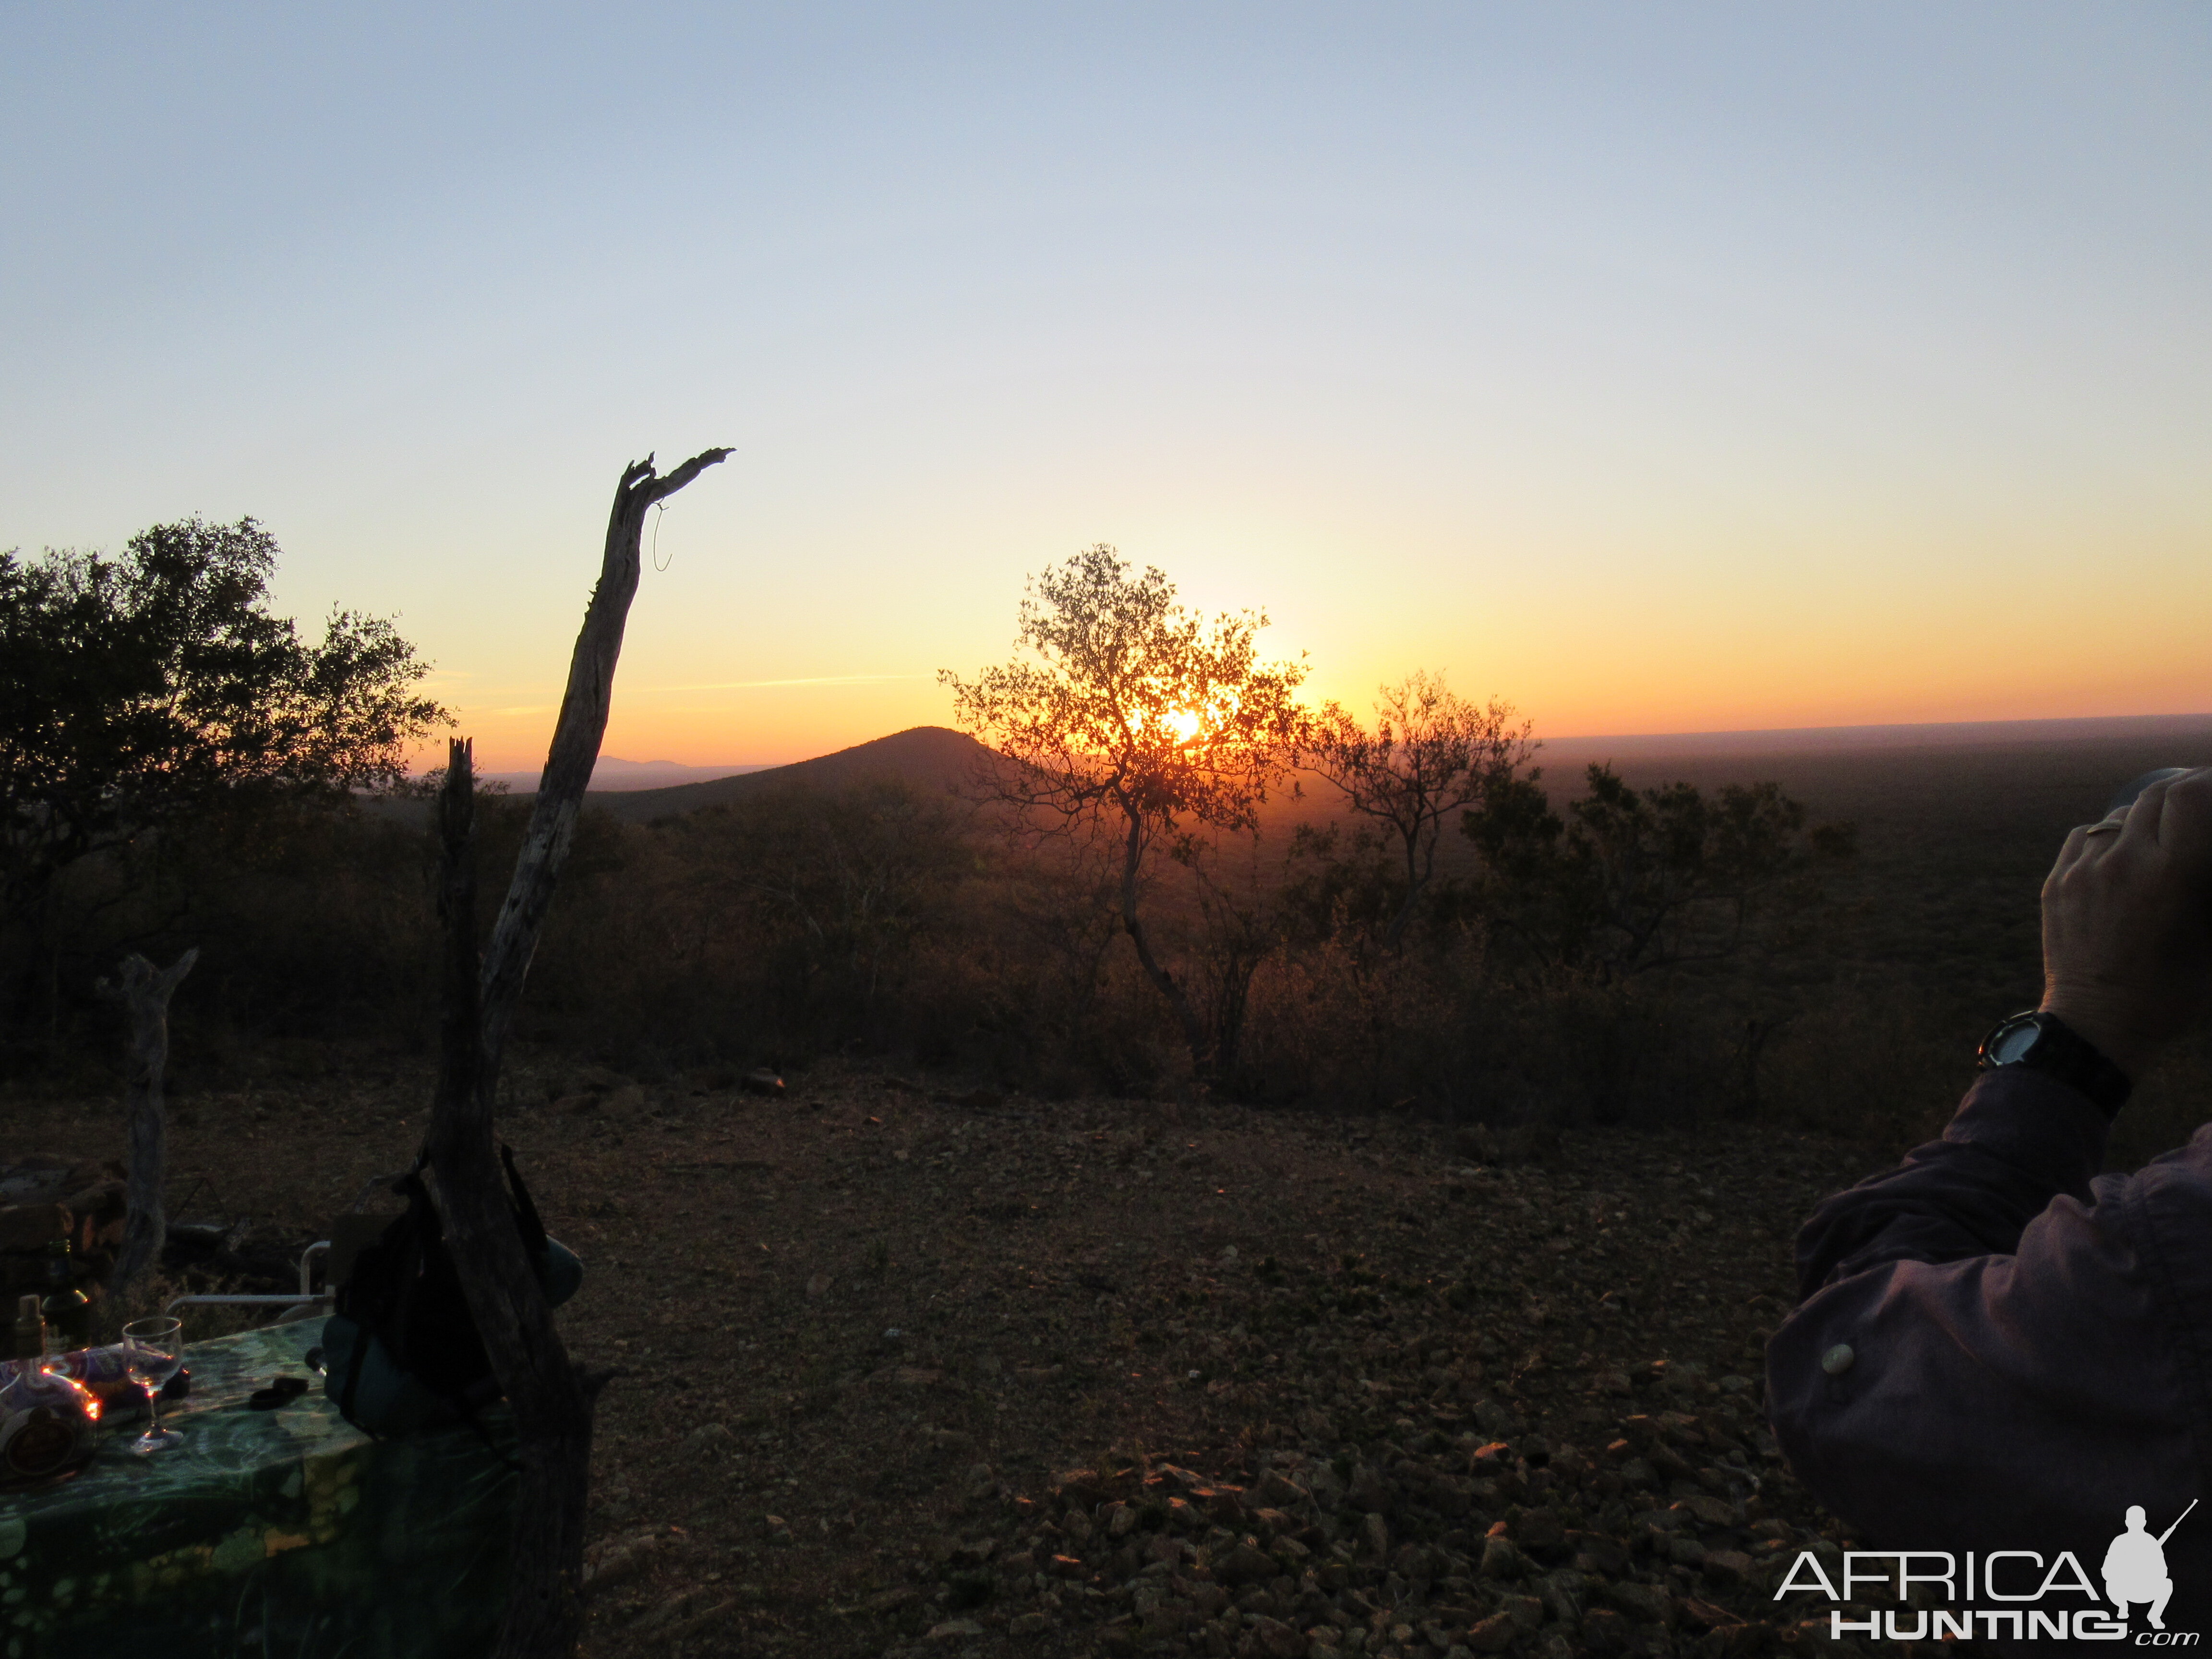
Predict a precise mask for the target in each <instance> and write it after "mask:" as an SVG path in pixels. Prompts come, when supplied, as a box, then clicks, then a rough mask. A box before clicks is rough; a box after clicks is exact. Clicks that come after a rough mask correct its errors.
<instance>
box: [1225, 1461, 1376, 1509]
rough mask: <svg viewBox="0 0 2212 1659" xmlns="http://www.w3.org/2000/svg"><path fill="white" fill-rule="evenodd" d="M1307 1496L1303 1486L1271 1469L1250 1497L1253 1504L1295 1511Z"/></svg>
mask: <svg viewBox="0 0 2212 1659" xmlns="http://www.w3.org/2000/svg"><path fill="white" fill-rule="evenodd" d="M1370 1473H1371V1471H1370ZM1355 1478H1356V1477H1355ZM1308 1495H1309V1494H1308V1493H1307V1492H1306V1489H1305V1488H1304V1486H1299V1485H1298V1484H1297V1482H1296V1481H1295V1480H1288V1479H1285V1477H1284V1476H1283V1475H1282V1474H1279V1472H1277V1471H1276V1470H1273V1469H1270V1470H1268V1471H1267V1474H1265V1475H1263V1476H1262V1477H1261V1480H1260V1484H1259V1485H1258V1486H1255V1487H1253V1488H1252V1497H1253V1500H1254V1501H1255V1503H1258V1504H1266V1505H1267V1506H1268V1507H1270V1508H1273V1509H1279V1510H1291V1509H1296V1508H1297V1506H1298V1505H1299V1504H1303V1503H1304V1502H1305V1501H1306V1499H1307V1497H1308Z"/></svg>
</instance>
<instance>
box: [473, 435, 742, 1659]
mask: <svg viewBox="0 0 2212 1659" xmlns="http://www.w3.org/2000/svg"><path fill="white" fill-rule="evenodd" d="M729 453H730V452H729V451H728V450H726V449H710V450H708V451H706V452H705V453H702V454H699V455H695V456H693V457H692V458H691V459H690V460H688V461H686V462H684V465H681V466H679V467H678V468H677V469H676V471H673V472H671V473H670V474H669V475H668V476H667V477H665V478H663V477H657V476H656V475H655V474H654V472H653V458H652V457H651V456H649V455H648V456H647V458H646V459H644V460H642V461H638V462H633V463H632V464H631V465H629V467H627V468H625V469H624V470H623V476H622V482H621V483H620V484H618V485H617V487H616V489H615V501H614V510H613V512H612V513H611V516H610V517H609V519H608V521H607V539H606V550H605V556H604V557H603V559H602V561H601V564H600V568H599V585H598V586H596V587H595V588H594V589H593V590H592V601H591V605H590V606H589V608H588V609H587V610H586V611H585V613H584V626H583V629H582V630H581V631H580V633H579V634H578V635H577V636H576V649H575V653H574V655H573V656H572V657H571V658H570V659H569V663H568V690H567V691H566V693H565V694H564V695H563V696H562V700H561V717H560V720H559V723H558V724H557V725H556V727H555V730H554V735H553V746H552V750H551V752H550V754H549V755H548V756H547V757H546V762H545V774H544V779H543V780H542V781H540V783H539V785H538V800H537V804H536V805H535V807H534V808H533V809H532V813H531V817H530V828H529V830H528V832H527V834H526V836H524V839H523V843H522V850H521V852H520V854H519V855H518V856H517V857H516V859H515V865H514V876H513V880H512V881H511V882H510V884H508V887H507V899H506V902H505V903H504V904H502V905H501V908H500V914H499V921H498V923H497V925H496V926H495V927H494V928H493V930H492V936H491V942H490V945H489V947H488V948H487V950H486V951H485V953H484V958H483V963H482V966H481V969H479V967H478V964H477V948H476V920H475V918H476V878H475V874H474V870H473V866H472V862H471V829H472V825H473V820H474V817H475V805H474V794H473V791H474V784H475V780H474V776H473V760H472V757H471V751H470V749H469V747H468V745H467V744H463V743H456V744H453V750H452V760H451V764H450V765H449V767H448V768H447V775H446V787H445V791H444V793H443V794H442V795H441V798H440V802H439V812H438V819H439V833H440V836H441V841H442V842H443V845H444V854H445V856H444V865H443V874H442V878H441V888H440V894H439V908H440V909H441V913H442V914H443V915H444V919H445V980H446V991H445V1009H444V1017H443V1020H442V1042H441V1060H440V1066H439V1077H438V1093H437V1098H436V1101H435V1104H434V1106H433V1108H432V1111H431V1117H430V1136H429V1143H430V1159H431V1168H432V1170H434V1171H435V1176H436V1180H437V1182H438V1196H439V1198H440V1200H441V1209H442V1210H443V1211H444V1215H445V1225H446V1228H447V1237H449V1238H450V1239H451V1240H452V1241H453V1259H454V1263H455V1265H456V1267H458V1268H459V1273H460V1279H461V1289H462V1291H463V1292H464V1294H465V1295H466V1297H468V1304H469V1311H470V1312H471V1314H472V1315H474V1316H475V1318H476V1322H477V1330H478V1331H479V1332H480V1333H481V1334H482V1335H483V1344H484V1351H485V1352H486V1353H487V1354H488V1355H489V1358H490V1359H491V1364H492V1370H493V1372H494V1373H495V1375H496V1376H498V1378H499V1383H500V1387H501V1389H502V1390H504V1391H505V1393H506V1395H507V1400H508V1401H510V1402H511V1403H512V1405H513V1409H514V1426H515V1437H516V1455H517V1458H518V1459H519V1461H520V1463H521V1466H522V1467H521V1474H520V1476H519V1477H518V1485H519V1487H520V1490H519V1491H518V1492H517V1493H516V1502H515V1510H514V1534H513V1547H512V1550H511V1553H510V1557H509V1565H508V1571H507V1613H506V1617H505V1619H504V1620H502V1622H501V1626H500V1634H499V1645H498V1647H497V1649H496V1650H495V1659H567V1656H568V1655H571V1654H573V1653H574V1651H575V1646H576V1638H577V1636H578V1633H579V1632H580V1628H581V1626H582V1622H583V1604H582V1601H581V1599H580V1595H579V1591H580V1588H581V1585H582V1582H583V1557H584V1504H585V1498H586V1482H587V1480H588V1477H589V1474H590V1462H591V1446H592V1387H591V1384H590V1383H589V1381H588V1380H587V1379H586V1377H585V1376H583V1375H582V1374H581V1373H580V1371H579V1370H578V1369H577V1367H576V1366H575V1365H574V1364H573V1363H572V1362H571V1361H570V1359H569V1358H568V1350H567V1349H566V1348H565V1347H563V1346H562V1342H561V1336H560V1333H559V1332H558V1331H557V1330H556V1329H555V1328H554V1324H553V1310H552V1309H551V1308H550V1307H549V1306H548V1305H547V1304H546V1301H545V1297H544V1292H543V1291H541V1290H540V1289H539V1288H538V1281H537V1278H536V1276H535V1275H534V1273H532V1270H531V1265H530V1262H529V1260H528V1258H527V1256H526V1255H525V1254H524V1251H523V1247H522V1239H521V1236H520V1233H519V1231H517V1230H516V1228H515V1225H514V1220H513V1212H512V1211H511V1210H510V1209H509V1207H508V1203H507V1188H506V1183H505V1182H503V1181H502V1179H501V1173H500V1166H499V1160H498V1157H497V1155H496V1152H495V1149H494V1146H493V1135H492V1117H493V1103H494V1100H495V1097H496V1095H497V1092H498V1088H499V1062H500V1054H501V1049H502V1048H503V1047H504V1045H505V1042H506V1036H507V1024H508V1023H509V1021H510V1020H511V1018H513V1012H514V1006H515V1003H516V1000H518V999H519V998H520V995H521V993H522V982H523V978H524V975H526V974H527V973H528V972H529V969H530V958H531V956H532V953H533V952H534V951H536V949H537V946H538V930H539V929H540V927H543V925H544V920H545V912H546V909H547V908H548V907H549V906H550V904H551V902H552V899H553V888H554V884H555V883H556V880H557V879H558V878H559V876H560V872H561V865H562V861H563V860H565V859H566V857H567V856H568V845H569V842H570V841H571V840H572V839H573V838H574V834H575V827H576V814H577V811H578V810H579V808H580V805H581V804H582V801H583V795H584V787H585V785H586V784H587V783H588V782H589V781H591V776H592V767H593V765H595V764H596V763H597V762H598V760H599V740H600V738H602V737H604V736H605V732H606V727H607V712H608V709H609V708H610V706H611V697H612V693H613V689H614V675H615V664H616V661H617V659H618V658H619V657H620V656H621V654H622V640H623V625H624V623H626V622H627V621H628V619H629V604H630V599H631V598H632V597H633V596H634V595H635V593H636V592H637V580H638V563H639V551H638V550H639V541H640V538H641V532H642V531H643V529H644V526H645V513H646V509H647V508H648V507H651V506H652V505H653V503H654V502H655V501H660V500H663V499H664V498H665V497H667V496H669V495H674V494H675V493H676V492H677V491H678V490H679V489H683V488H684V485H686V484H688V483H690V482H691V480H692V479H694V478H696V477H698V476H699V474H700V472H701V471H703V470H704V469H705V468H707V467H709V466H712V465H714V464H715V463H717V462H718V461H720V460H721V459H724V458H725V457H726V456H727V455H728V454H729Z"/></svg>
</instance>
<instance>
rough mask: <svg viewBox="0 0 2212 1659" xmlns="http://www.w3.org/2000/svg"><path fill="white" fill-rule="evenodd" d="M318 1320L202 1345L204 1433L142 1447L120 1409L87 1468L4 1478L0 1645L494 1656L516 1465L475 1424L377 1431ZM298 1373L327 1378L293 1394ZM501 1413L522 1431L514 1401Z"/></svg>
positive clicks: (40, 1650)
mask: <svg viewBox="0 0 2212 1659" xmlns="http://www.w3.org/2000/svg"><path fill="white" fill-rule="evenodd" d="M321 1334H322V1321H320V1320H319V1319H314V1320H307V1321H305V1322H301V1323H297V1324H292V1325H277V1326H273V1327H270V1328H268V1329H265V1330H259V1331H250V1332H247V1333H246V1334H242V1335H239V1336H234V1337H225V1338H222V1339H221V1340H217V1341H213V1342H203V1343H196V1344H194V1345H193V1346H191V1348H190V1349H189V1350H187V1352H186V1356H185V1363H186V1364H189V1365H190V1366H191V1372H192V1398H191V1400H189V1401H178V1402H173V1403H171V1404H170V1405H169V1406H168V1407H167V1408H166V1409H165V1410H164V1411H163V1413H162V1420H163V1421H164V1422H166V1423H168V1424H170V1425H173V1427H175V1428H176V1429H178V1430H179V1431H180V1432H182V1433H183V1434H184V1435H185V1441H184V1443H182V1444H180V1445H177V1446H173V1447H171V1448H170V1449H168V1450H167V1451H162V1452H156V1453H155V1454H153V1455H150V1456H145V1457H141V1456H137V1455H133V1454H132V1453H131V1451H130V1450H129V1449H128V1447H129V1445H130V1443H131V1440H132V1439H134V1438H136V1437H137V1434H138V1432H139V1431H140V1430H141V1429H142V1428H143V1426H144V1415H145V1414H144V1413H143V1411H140V1410H137V1409H134V1408H133V1407H131V1406H129V1405H122V1406H118V1407H115V1408H113V1409H112V1411H111V1412H110V1413H108V1419H109V1420H108V1422H107V1423H106V1424H104V1425H102V1440H101V1445H100V1452H99V1454H98V1455H97V1456H95V1457H94V1460H93V1462H91V1464H90V1465H89V1466H88V1467H87V1468H84V1469H83V1470H82V1472H80V1473H79V1474H77V1475H76V1477H75V1478H74V1479H72V1480H66V1481H64V1482H63V1483H61V1484H59V1485H58V1486H52V1487H49V1488H46V1489H44V1490H40V1491H34V1492H21V1491H17V1492H0V1655H4V1656H5V1659H49V1656H52V1659H64V1656H75V1655H79V1654H82V1655H88V1656H97V1655H100V1654H106V1653H115V1654H124V1653H143V1654H149V1655H160V1656H161V1659H278V1656H283V1659H478V1656H481V1655H482V1654H483V1653H485V1652H488V1651H489V1649H490V1646H491V1639H492V1636H493V1633H494V1632H495V1630H496V1628H497V1625H498V1620H499V1614H500V1610H501V1604H502V1601H503V1598H504V1595H505V1590H506V1579H507V1528H508V1522H509V1519H510V1516H511V1514H512V1509H513V1491H514V1488H513V1476H512V1474H510V1472H509V1470H508V1468H507V1464H506V1463H505V1462H504V1461H503V1460H502V1459H501V1457H500V1456H499V1455H497V1454H495V1452H494V1451H493V1450H492V1449H491V1448H490V1447H489V1446H488V1445H487V1444H486V1443H485V1440H484V1438H483V1437H480V1436H478V1435H477V1434H476V1433H475V1432H474V1431H471V1430H469V1429H466V1428H462V1429H455V1430H452V1431H445V1432H441V1433H438V1434H428V1435H416V1436H411V1437H407V1438H404V1439H390V1440H384V1441H373V1440H371V1439H369V1438H368V1437H367V1436H366V1435H364V1434H362V1433H361V1432H360V1431H358V1430H356V1429H355V1428H354V1427H353V1426H352V1425H350V1424H349V1423H347V1422H346V1421H345V1419H343V1418H341V1417H340V1416H339V1415H338V1414H337V1409H336V1407H332V1406H331V1404H330V1403H329V1401H326V1400H325V1399H324V1398H323V1395H322V1390H321V1387H320V1382H319V1379H317V1378H313V1377H312V1376H310V1374H309V1373H308V1372H307V1369H306V1366H305V1364H304V1361H303V1356H304V1355H305V1353H306V1352H307V1349H308V1348H309V1347H310V1346H313V1345H314V1344H315V1343H316V1342H317V1341H319V1340H320V1338H321ZM280 1372H289V1373H291V1374H293V1375H295V1376H303V1377H308V1378H309V1380H310V1381H312V1382H314V1383H316V1386H315V1387H314V1388H313V1389H310V1391H309V1392H308V1393H307V1395H305V1396H304V1397H303V1398H302V1399H301V1401H299V1402H298V1403H296V1404H294V1405H290V1406H287V1407H283V1409H281V1410H278V1411H273V1412H272V1411H250V1410H248V1409H247V1408H246V1403H245V1402H246V1395H249V1394H251V1393H252V1391H253V1390H254V1389H257V1388H264V1387H266V1386H267V1385H268V1384H269V1383H270V1381H271V1380H272V1379H273V1378H274V1377H276V1376H277V1375H278V1374H279V1373H280ZM486 1425H487V1428H488V1429H489V1433H490V1436H491V1437H492V1438H493V1439H495V1440H497V1441H499V1442H500V1443H501V1444H502V1445H504V1444H506V1443H507V1441H508V1439H509V1438H510V1431H509V1430H508V1427H507V1423H506V1420H505V1419H504V1417H503V1415H501V1414H498V1413H493V1414H488V1416H487V1419H486Z"/></svg>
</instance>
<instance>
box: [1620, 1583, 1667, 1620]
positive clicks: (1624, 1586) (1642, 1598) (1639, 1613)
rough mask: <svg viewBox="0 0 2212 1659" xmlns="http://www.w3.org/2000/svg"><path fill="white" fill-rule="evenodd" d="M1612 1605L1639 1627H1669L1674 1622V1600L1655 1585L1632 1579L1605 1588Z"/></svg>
mask: <svg viewBox="0 0 2212 1659" xmlns="http://www.w3.org/2000/svg"><path fill="white" fill-rule="evenodd" d="M1606 1594H1607V1596H1608V1598H1609V1599H1610V1600H1611V1601H1612V1602H1613V1606H1614V1607H1618V1608H1620V1610H1621V1612H1623V1613H1626V1614H1627V1615H1628V1616H1629V1617H1630V1618H1632V1619H1633V1620H1636V1622H1637V1623H1638V1624H1639V1625H1671V1624H1673V1623H1674V1597H1673V1596H1671V1595H1668V1594H1667V1592H1666V1591H1665V1590H1662V1589H1660V1588H1659V1587H1658V1586H1657V1585H1656V1584H1639V1583H1636V1582H1635V1581H1634V1580H1633V1579H1623V1580H1620V1582H1618V1583H1613V1584H1609V1585H1607V1587H1606Z"/></svg>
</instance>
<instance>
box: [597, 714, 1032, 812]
mask: <svg viewBox="0 0 2212 1659" xmlns="http://www.w3.org/2000/svg"><path fill="white" fill-rule="evenodd" d="M990 753H991V751H990V750H988V749H987V748H985V747H984V746H983V745H982V744H980V743H978V742H976V741H975V738H971V737H969V735H968V734H967V733H966V732H955V731H953V730H952V729H951V727H949V726H913V727H910V728H909V729H908V730H907V731H904V732H893V733H892V734H891V735H890V737H888V738H875V739H874V740H873V741H872V742H868V743H860V744H854V745H853V746H852V747H851V748H850V749H840V750H837V752H836V753H835V754H834V755H817V756H816V757H814V758H813V759H812V760H803V761H798V762H795V763H793V764H792V765H789V766H770V767H766V768H763V769H761V770H760V771H757V772H746V773H744V774H741V775H738V776H736V777H727V778H716V779H714V780H713V781H709V782H704V783H683V784H678V785H676V786H675V787H672V788H668V789H626V790H623V791H622V792H621V793H607V792H602V791H599V790H594V791H592V805H593V806H594V807H597V808H598V809H599V811H603V812H607V813H611V814H612V815H613V816H614V817H618V818H627V819H628V820H629V821H630V822H631V823H650V822H651V821H652V820H653V819H654V818H665V817H675V816H676V815H677V814H678V813H679V812H696V811H698V810H699V809H700V808H701V807H702V806H720V805H726V803H728V802H730V801H734V800H744V799H750V798H752V797H755V796H757V795H759V794H761V793H763V792H773V791H775V790H778V789H787V788H790V787H793V786H794V785H797V786H799V787H805V788H813V789H835V788H837V787H841V786H842V785H844V784H848V783H854V782H857V781H860V779H862V778H879V777H895V778H901V779H903V780H905V781H907V782H908V783H910V784H913V785H914V786H915V787H917V788H919V789H921V790H924V791H926V792H929V793H939V792H949V791H951V790H952V789H954V788H956V787H958V786H959V785H960V784H961V783H962V782H963V781H965V780H966V779H967V778H968V777H969V775H970V773H971V772H972V771H973V770H974V769H975V767H976V765H977V764H978V763H981V762H982V761H985V760H987V758H988V757H989V756H990Z"/></svg>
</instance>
